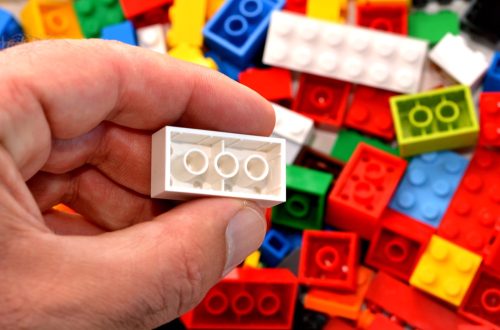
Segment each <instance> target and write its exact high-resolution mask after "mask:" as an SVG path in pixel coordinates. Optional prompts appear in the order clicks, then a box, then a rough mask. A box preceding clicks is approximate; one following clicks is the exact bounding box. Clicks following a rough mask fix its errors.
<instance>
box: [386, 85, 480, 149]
mask: <svg viewBox="0 0 500 330" xmlns="http://www.w3.org/2000/svg"><path fill="white" fill-rule="evenodd" d="M390 103H391V112H392V117H393V120H394V125H395V128H396V136H397V139H398V144H399V152H400V154H401V156H403V157H407V156H412V155H417V154H422V153H426V152H432V151H437V150H445V149H456V148H462V147H468V146H472V145H474V144H475V143H476V141H477V136H478V132H479V124H478V120H477V114H476V110H475V108H474V103H473V102H472V96H471V92H470V89H469V87H467V86H464V85H457V86H452V87H447V88H442V89H437V90H434V91H430V92H424V93H420V94H413V95H402V96H394V97H392V98H391V99H390Z"/></svg>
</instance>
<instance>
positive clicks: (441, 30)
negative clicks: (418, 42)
mask: <svg viewBox="0 0 500 330" xmlns="http://www.w3.org/2000/svg"><path fill="white" fill-rule="evenodd" d="M459 32H460V19H459V17H458V14H457V13H456V12H454V11H451V10H441V11H438V12H436V13H428V12H425V11H413V12H412V13H410V16H409V17H408V35H409V36H411V37H414V38H417V39H422V40H426V41H428V42H429V44H430V45H431V46H434V45H435V44H437V43H438V42H439V40H441V39H442V38H443V37H444V36H445V35H446V34H447V33H451V34H454V35H457V34H458V33H459Z"/></svg>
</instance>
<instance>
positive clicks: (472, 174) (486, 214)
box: [438, 148, 500, 254]
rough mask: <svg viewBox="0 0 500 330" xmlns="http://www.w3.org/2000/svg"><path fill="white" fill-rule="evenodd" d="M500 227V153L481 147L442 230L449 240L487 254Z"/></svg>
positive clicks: (474, 157) (441, 227)
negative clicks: (499, 226)
mask: <svg viewBox="0 0 500 330" xmlns="http://www.w3.org/2000/svg"><path fill="white" fill-rule="evenodd" d="M499 224H500V154H499V153H498V152H495V151H490V150H487V149H484V148H477V149H476V151H475V153H474V156H473V158H472V160H471V161H470V164H469V167H468V168H467V171H466V172H465V175H464V177H463V179H462V181H461V182H460V185H459V187H458V189H457V192H456V193H455V196H454V197H453V199H452V200H451V203H450V206H449V208H448V211H447V212H446V214H445V216H444V218H443V221H442V222H441V225H440V226H439V229H438V234H439V235H440V236H442V237H444V238H446V239H447V240H449V241H451V242H453V243H455V244H457V245H460V246H462V247H464V248H466V249H469V250H471V251H473V252H476V253H478V254H483V253H485V252H486V250H488V248H489V245H490V244H491V243H492V241H493V238H494V235H495V230H498V229H496V228H498V225H499Z"/></svg>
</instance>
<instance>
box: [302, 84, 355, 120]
mask: <svg viewBox="0 0 500 330" xmlns="http://www.w3.org/2000/svg"><path fill="white" fill-rule="evenodd" d="M351 87H352V84H351V83H348V82H345V81H341V80H335V79H330V78H324V77H318V76H314V75H311V74H302V75H301V76H300V82H299V90H298V92H297V96H296V97H295V100H294V102H293V110H295V111H297V112H299V113H301V114H303V115H305V116H308V117H309V118H311V119H313V120H314V121H315V122H316V125H317V126H320V127H322V128H325V129H336V128H339V127H340V126H341V125H342V122H343V121H344V115H345V111H346V109H347V100H348V98H349V94H350V91H351Z"/></svg>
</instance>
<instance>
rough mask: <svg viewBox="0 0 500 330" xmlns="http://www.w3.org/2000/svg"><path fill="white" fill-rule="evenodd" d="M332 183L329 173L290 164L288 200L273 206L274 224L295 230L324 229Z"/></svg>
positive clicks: (272, 217)
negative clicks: (327, 197) (327, 201)
mask: <svg viewBox="0 0 500 330" xmlns="http://www.w3.org/2000/svg"><path fill="white" fill-rule="evenodd" d="M332 180H333V175H331V174H329V173H325V172H320V171H316V170H311V169H309V168H305V167H300V166H296V165H287V167H286V194H287V201H286V203H284V204H280V205H278V206H275V207H273V210H272V214H271V220H272V222H273V223H274V224H279V225H283V226H287V227H291V228H296V229H321V228H322V226H323V216H324V213H325V200H326V195H327V194H328V189H329V188H330V184H331V183H332Z"/></svg>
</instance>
